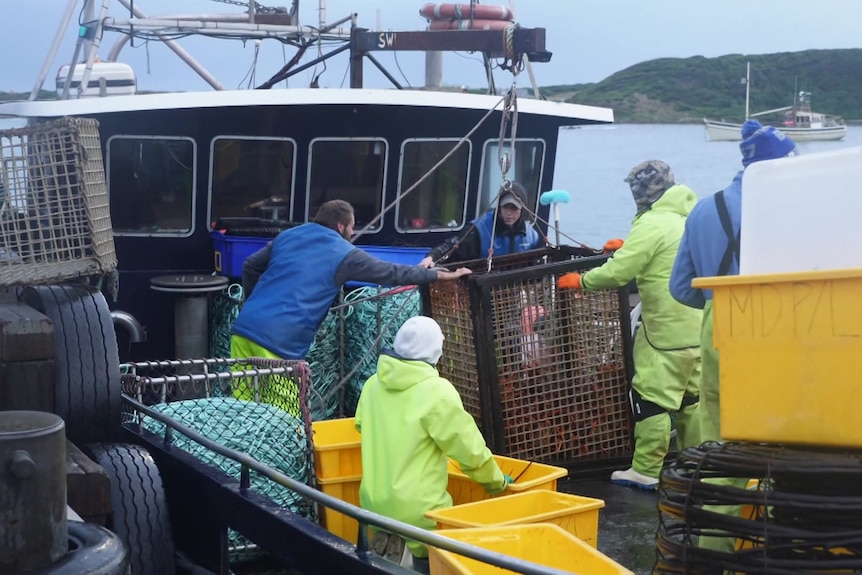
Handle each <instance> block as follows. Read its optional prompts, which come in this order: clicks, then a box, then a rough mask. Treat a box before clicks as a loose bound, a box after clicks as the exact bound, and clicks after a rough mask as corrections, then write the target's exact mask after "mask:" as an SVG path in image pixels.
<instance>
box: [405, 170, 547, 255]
mask: <svg viewBox="0 0 862 575" xmlns="http://www.w3.org/2000/svg"><path fill="white" fill-rule="evenodd" d="M526 203H527V192H526V190H524V186H522V185H521V184H519V183H517V182H512V187H511V189H509V190H508V191H504V192H502V193H501V194H500V201H499V204H498V207H497V209H496V210H495V209H494V208H491V209H490V210H488V211H487V212H485V213H484V214H482V215H481V216H480V217H478V218H476V219H475V220H473V221H472V222H471V225H470V226H469V227H468V228H467V230H466V231H465V232H464V233H462V234H461V235H460V236H455V237H453V238H450V239H448V240H446V241H445V242H443V243H442V244H440V245H439V246H437V247H436V248H434V249H432V250H431V251H430V252H428V254H427V255H426V256H425V258H424V259H423V260H422V261H421V262H419V265H420V266H422V267H426V268H430V267H433V266H434V265H435V263H437V262H438V261H440V260H441V259H445V260H446V261H452V262H458V261H466V260H475V259H480V258H485V257H487V256H488V251H489V250H490V249H491V248H492V247H493V249H494V252H493V255H495V256H502V255H506V254H513V253H516V252H524V251H527V250H532V249H536V248H539V247H542V245H543V244H544V240H543V239H542V236H540V235H539V232H537V231H536V229H535V228H534V227H533V224H532V222H530V221H529V220H528V219H527V218H525V217H524V206H525V205H526ZM495 214H496V220H497V221H496V226H495V225H494V219H495Z"/></svg>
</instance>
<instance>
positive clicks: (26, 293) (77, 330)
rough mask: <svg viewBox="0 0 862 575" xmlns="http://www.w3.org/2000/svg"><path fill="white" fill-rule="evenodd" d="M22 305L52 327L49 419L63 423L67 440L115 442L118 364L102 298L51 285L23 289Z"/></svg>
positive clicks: (86, 291)
mask: <svg viewBox="0 0 862 575" xmlns="http://www.w3.org/2000/svg"><path fill="white" fill-rule="evenodd" d="M21 299H22V301H24V303H26V304H27V305H29V306H30V307H33V308H35V309H37V310H39V311H40V312H42V313H43V314H45V315H46V316H48V318H49V319H50V320H51V323H52V324H53V325H54V413H56V414H57V415H59V416H60V417H62V418H63V420H64V421H65V422H66V437H68V438H69V439H70V440H71V441H73V442H75V443H89V442H104V441H111V440H115V439H118V437H119V431H120V421H121V417H122V416H121V413H120V410H121V399H120V395H121V393H122V381H121V379H120V359H119V352H118V348H117V335H116V332H115V331H114V322H113V319H112V318H111V311H110V309H108V304H107V302H106V301H105V297H104V296H103V295H102V293H101V292H99V291H98V290H96V289H95V288H91V287H88V286H84V285H50V286H36V287H27V288H25V289H24V290H23V291H22V293H21Z"/></svg>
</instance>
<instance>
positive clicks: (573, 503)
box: [425, 489, 605, 547]
mask: <svg viewBox="0 0 862 575" xmlns="http://www.w3.org/2000/svg"><path fill="white" fill-rule="evenodd" d="M604 506H605V502H604V501H602V500H601V499H594V498H592V497H582V496H580V495H570V494H568V493H557V492H556V491H547V490H545V489H539V490H535V491H526V492H522V493H516V494H514V495H506V496H505V497H495V498H494V499H488V500H486V501H477V502H475V503H467V504H465V505H456V506H455V507H448V508H446V509H437V510H435V511H429V512H428V513H426V514H425V516H426V517H428V518H429V519H433V520H434V521H436V522H437V528H438V529H457V528H462V527H488V526H492V525H516V524H519V525H528V524H531V523H553V524H554V525H558V526H560V527H562V528H563V529H564V530H565V531H566V532H568V533H571V534H572V535H574V536H575V537H577V538H578V539H580V540H581V541H583V542H584V543H587V544H588V545H590V546H591V547H595V546H596V544H597V543H598V531H599V510H600V509H602V508H603V507H604Z"/></svg>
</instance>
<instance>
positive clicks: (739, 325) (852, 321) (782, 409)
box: [693, 269, 862, 447]
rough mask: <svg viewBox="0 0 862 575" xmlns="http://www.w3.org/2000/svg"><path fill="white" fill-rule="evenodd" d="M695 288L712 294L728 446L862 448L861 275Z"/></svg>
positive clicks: (704, 282)
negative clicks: (861, 376) (861, 383)
mask: <svg viewBox="0 0 862 575" xmlns="http://www.w3.org/2000/svg"><path fill="white" fill-rule="evenodd" d="M693 285H694V286H695V287H698V288H708V289H712V290H713V294H714V295H713V299H714V304H713V305H714V315H715V318H714V334H713V342H714V345H715V347H716V348H717V349H718V350H719V351H720V366H719V367H720V376H721V380H720V381H721V383H720V386H721V390H720V391H721V434H722V436H723V438H724V439H728V440H736V441H750V442H767V443H788V444H807V445H823V446H835V447H862V426H859V425H853V424H852V422H854V421H856V419H857V416H858V414H859V412H860V410H862V395H859V394H857V393H856V391H857V388H858V383H857V381H856V379H855V377H854V376H855V374H858V373H859V372H860V371H862V299H860V297H859V294H860V293H862V269H852V270H829V271H818V272H803V273H794V274H771V275H759V276H754V275H752V276H729V277H711V278H700V279H697V280H695V281H694V282H693ZM752 406H757V407H756V409H752Z"/></svg>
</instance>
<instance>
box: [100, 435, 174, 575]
mask: <svg viewBox="0 0 862 575" xmlns="http://www.w3.org/2000/svg"><path fill="white" fill-rule="evenodd" d="M84 449H85V451H87V452H88V454H89V455H90V457H92V458H93V461H95V462H96V463H98V464H99V465H100V466H101V467H102V468H103V469H104V470H105V473H106V474H107V475H108V478H109V479H110V480H111V518H110V520H109V522H108V527H109V528H110V529H111V530H112V531H114V533H116V534H117V535H118V536H119V537H120V539H122V540H123V542H124V543H125V544H126V547H127V548H128V550H129V565H130V566H131V573H132V575H174V574H175V573H176V552H175V547H174V538H173V534H172V532H171V522H170V516H169V513H168V505H167V500H166V498H165V490H164V486H163V484H162V476H161V475H160V474H159V470H158V468H157V467H156V463H155V461H153V458H152V456H151V455H150V454H149V453H148V452H147V450H146V449H144V448H142V447H140V446H138V445H132V444H125V443H109V444H92V445H87V446H85V447H84Z"/></svg>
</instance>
